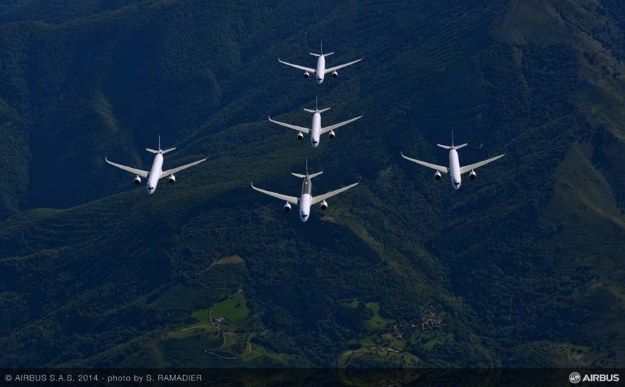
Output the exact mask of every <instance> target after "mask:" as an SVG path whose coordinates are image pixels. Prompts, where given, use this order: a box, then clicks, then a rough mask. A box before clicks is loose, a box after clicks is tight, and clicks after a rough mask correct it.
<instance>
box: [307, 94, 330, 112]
mask: <svg viewBox="0 0 625 387" xmlns="http://www.w3.org/2000/svg"><path fill="white" fill-rule="evenodd" d="M328 110H330V108H325V109H321V110H319V106H318V104H317V97H315V110H313V109H306V108H304V111H306V112H308V113H316V112H319V113H323V112H327V111H328Z"/></svg>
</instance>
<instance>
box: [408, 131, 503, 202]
mask: <svg viewBox="0 0 625 387" xmlns="http://www.w3.org/2000/svg"><path fill="white" fill-rule="evenodd" d="M436 145H438V146H439V147H441V148H443V149H448V150H449V167H443V166H441V165H436V164H430V163H427V162H425V161H421V160H416V159H412V158H410V157H406V156H404V153H403V152H401V157H403V158H405V159H406V160H409V161H412V162H413V163H417V164H419V165H423V166H424V167H428V168H431V169H434V170H435V171H436V172H435V173H434V178H435V179H436V180H440V179H441V173H449V176H450V177H451V186H452V187H453V188H454V189H455V190H458V189H459V188H460V184H461V183H462V174H464V173H467V172H469V177H470V178H471V179H475V178H476V177H477V173H475V170H476V169H478V168H479V167H481V166H484V165H486V164H488V163H491V162H493V161H495V160H497V159H500V158H502V157H504V156H505V154H501V155H499V156H495V157H492V158H490V159H488V160H484V161H480V162H477V163H475V164H470V165H466V166H464V167H461V166H460V160H459V159H458V151H457V150H458V149H460V148H464V147H465V146H467V145H468V144H462V145H454V134H453V132H452V134H451V146H449V145H441V144H436Z"/></svg>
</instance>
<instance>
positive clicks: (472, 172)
mask: <svg viewBox="0 0 625 387" xmlns="http://www.w3.org/2000/svg"><path fill="white" fill-rule="evenodd" d="M469 177H470V178H471V180H473V179H475V178H476V177H477V173H475V171H474V170H471V172H469Z"/></svg>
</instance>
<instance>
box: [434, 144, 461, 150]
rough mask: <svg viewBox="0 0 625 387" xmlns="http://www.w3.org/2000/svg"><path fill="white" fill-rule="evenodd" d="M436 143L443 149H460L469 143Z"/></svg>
mask: <svg viewBox="0 0 625 387" xmlns="http://www.w3.org/2000/svg"><path fill="white" fill-rule="evenodd" d="M436 145H438V146H440V147H441V148H443V149H452V148H454V149H460V148H464V147H465V146H467V145H469V144H468V143H467V144H462V145H442V144H436Z"/></svg>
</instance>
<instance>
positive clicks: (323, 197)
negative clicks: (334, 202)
mask: <svg viewBox="0 0 625 387" xmlns="http://www.w3.org/2000/svg"><path fill="white" fill-rule="evenodd" d="M359 183H360V182H357V183H354V184H350V185H348V186H346V187H343V188H339V189H337V190H334V191H330V192H328V193H325V194H323V195H319V196H315V197H313V199H312V201H311V204H317V203H319V202H322V201H324V200H326V199H329V198H331V197H332V196H336V195H338V194H340V193H341V192H345V191H347V190H348V189H350V188H353V187H355V186H357V185H358V184H359Z"/></svg>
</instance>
